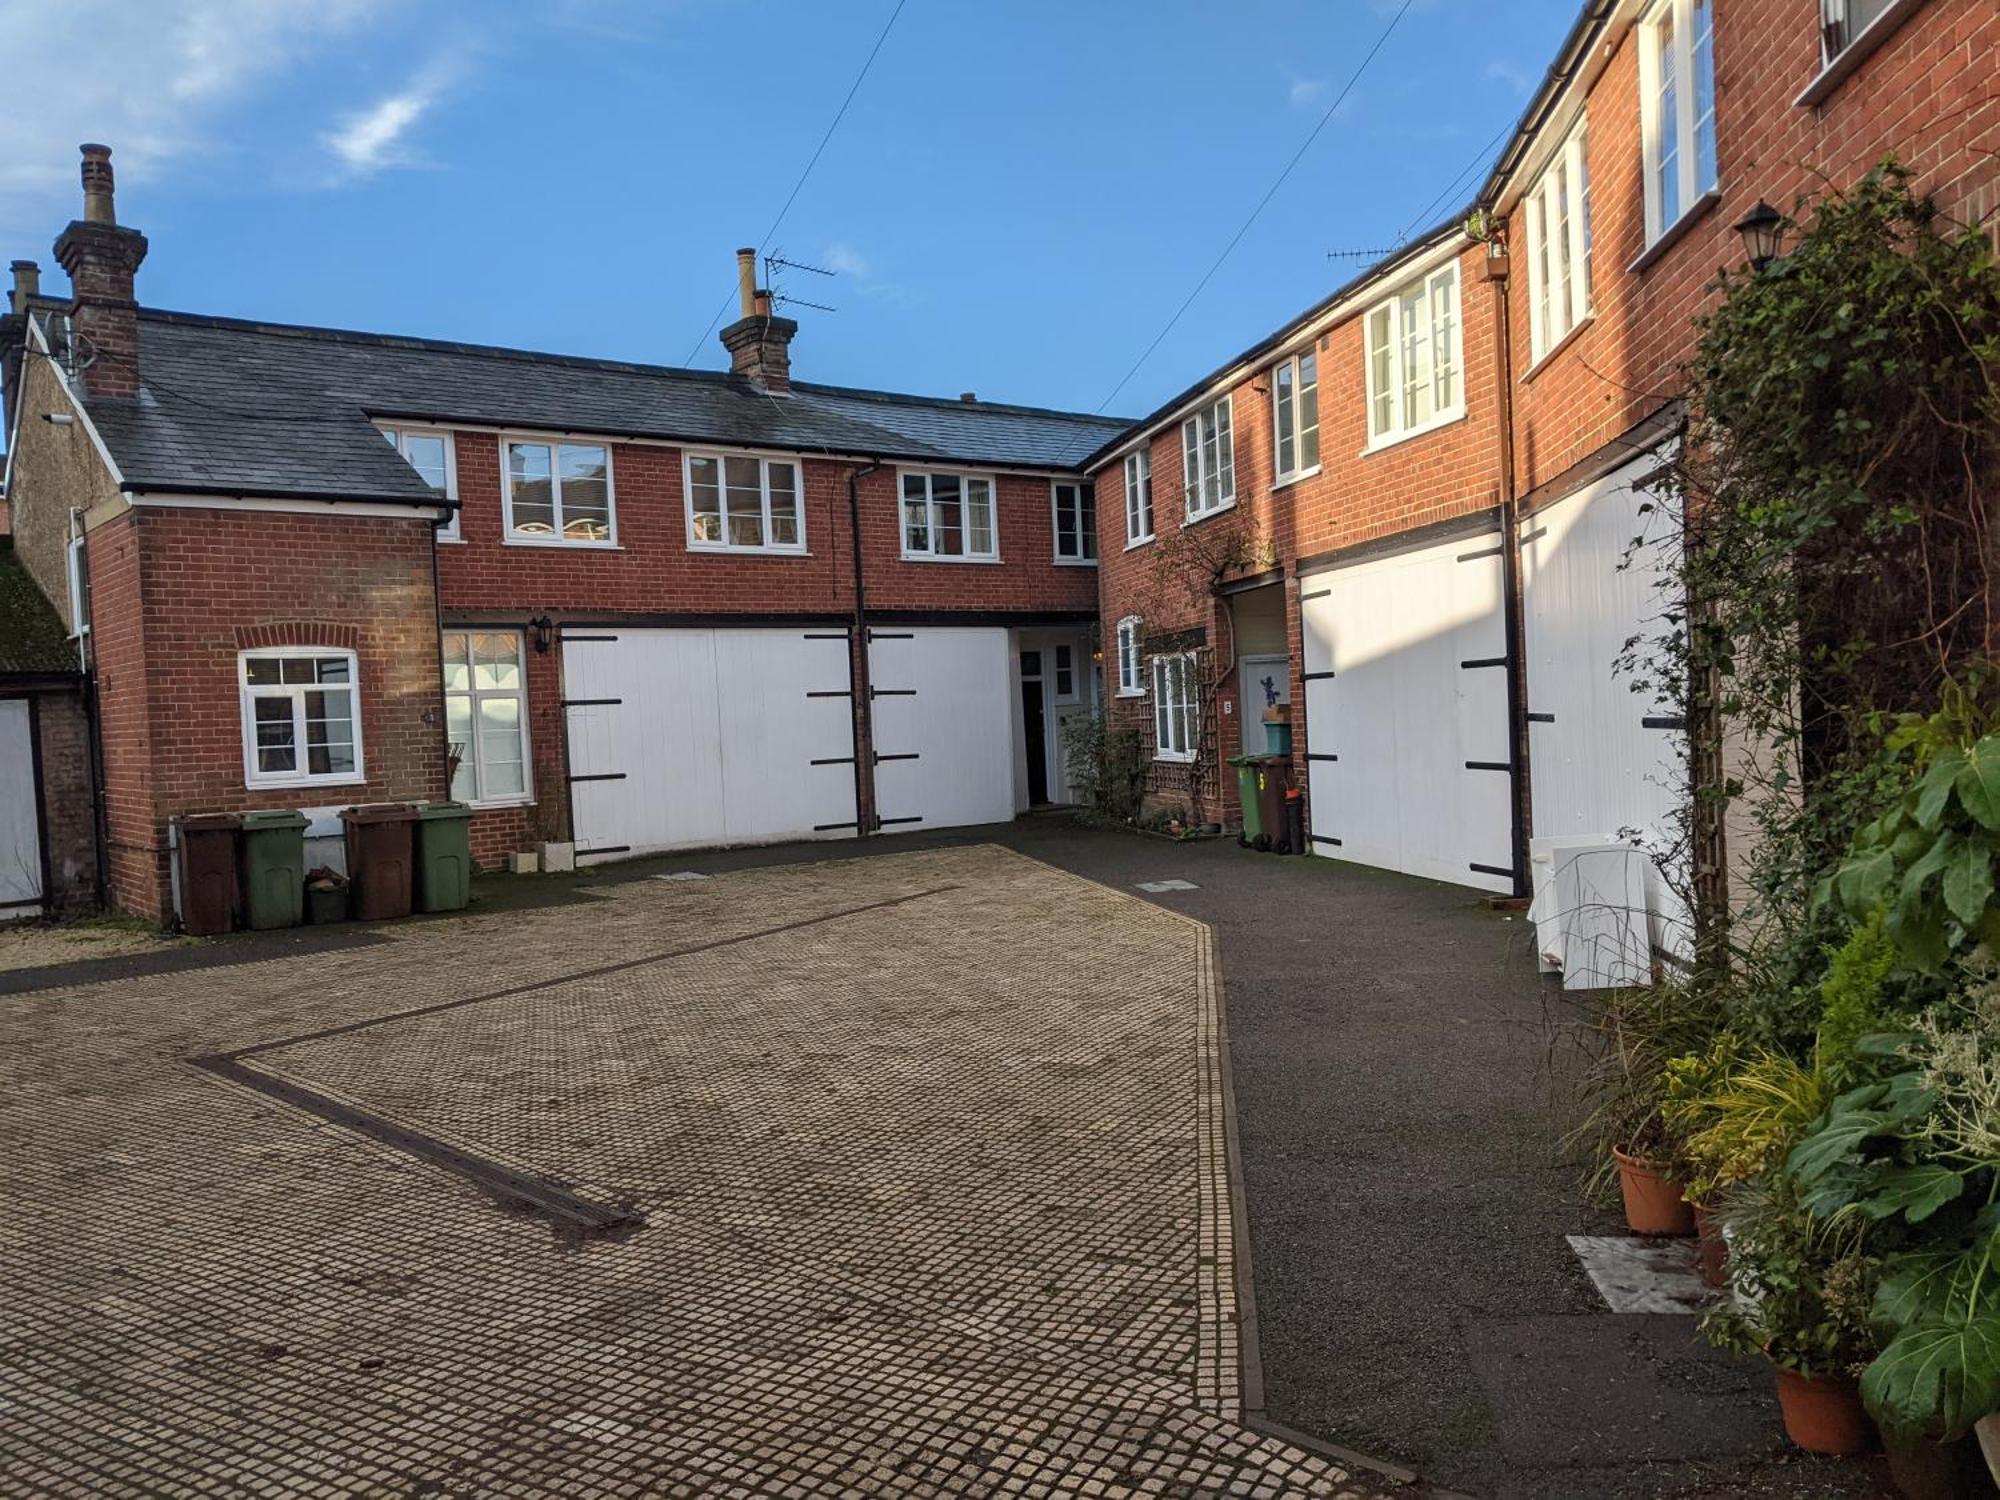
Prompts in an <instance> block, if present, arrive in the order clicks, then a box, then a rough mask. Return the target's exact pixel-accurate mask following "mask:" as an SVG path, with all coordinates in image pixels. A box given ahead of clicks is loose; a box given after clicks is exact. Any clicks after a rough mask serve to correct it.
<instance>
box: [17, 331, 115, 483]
mask: <svg viewBox="0 0 2000 1500" xmlns="http://www.w3.org/2000/svg"><path fill="white" fill-rule="evenodd" d="M28 334H29V337H30V339H31V340H32V342H33V343H35V344H38V345H40V348H38V349H37V350H36V351H35V352H36V353H38V354H40V355H41V356H42V358H43V359H46V360H47V361H48V362H49V368H50V369H51V370H53V371H54V372H55V377H56V386H57V388H58V389H59V390H61V392H62V393H63V399H64V400H65V401H67V402H69V406H70V410H71V411H72V412H74V413H75V414H76V419H77V421H79V422H81V423H83V430H84V431H85V432H86V433H87V434H89V437H90V445H91V446H92V447H93V448H95V449H96V450H97V456H98V458H99V459H101V460H102V461H103V463H104V469H105V472H106V473H108V474H109V475H110V476H111V483H112V484H113V485H114V486H115V487H120V488H122V487H123V486H124V483H125V476H124V474H122V473H121V472H120V471H119V468H118V462H117V460H116V459H114V458H113V457H112V456H111V450H110V449H109V448H107V447H105V446H104V438H103V436H102V435H101V434H100V433H99V432H98V430H97V424H96V423H95V422H93V421H91V420H90V412H89V411H88V410H86V409H85V407H84V404H83V403H82V402H81V401H79V400H78V399H77V397H76V390H75V388H74V387H72V386H71V385H70V383H69V375H68V374H67V373H66V372H65V371H64V370H63V367H62V361H61V360H59V359H57V358H56V357H55V355H54V354H53V353H51V352H50V350H49V341H48V340H47V339H46V338H44V337H43V336H42V330H41V326H40V325H39V324H38V323H36V322H35V320H34V319H33V318H30V319H28ZM27 388H28V378H27V375H26V373H25V372H23V374H22V376H21V390H22V392H23V393H24V394H25V393H26V391H27ZM26 415H27V413H26V412H25V411H23V412H21V413H20V414H19V416H22V417H24V416H26ZM18 430H19V428H18V417H17V426H16V431H17V432H18ZM14 446H15V445H13V444H9V445H8V448H7V468H8V472H9V473H10V474H11V473H12V472H13V467H14Z"/></svg>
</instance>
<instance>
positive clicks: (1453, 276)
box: [1365, 260, 1465, 448]
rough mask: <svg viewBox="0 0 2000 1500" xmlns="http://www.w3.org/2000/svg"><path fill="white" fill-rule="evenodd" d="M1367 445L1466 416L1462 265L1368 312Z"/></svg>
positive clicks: (1445, 268) (1405, 289) (1404, 290)
mask: <svg viewBox="0 0 2000 1500" xmlns="http://www.w3.org/2000/svg"><path fill="white" fill-rule="evenodd" d="M1365 328H1366V334H1367V342H1368V445H1369V447H1371V448H1378V447H1381V446H1383V445H1384V444H1387V443H1394V442H1400V441H1401V440H1402V439H1404V438H1406V437H1413V436H1415V435H1416V434H1417V433H1420V432H1428V431H1429V430H1430V429H1431V428H1433V427H1438V426H1442V425H1443V424H1444V423H1446V422H1452V421H1456V420H1457V419H1458V418H1460V417H1462V416H1464V415H1465V381H1464V379H1463V378H1462V375H1461V371H1462V370H1463V369H1464V366H1465V351H1464V336H1463V330H1462V329H1461V328H1460V326H1459V316H1458V262H1457V261H1456V260H1454V261H1452V262H1451V263H1450V264H1449V265H1445V266H1441V267H1439V268H1438V269H1437V270H1435V271H1431V272H1429V273H1427V274H1426V275H1424V276H1421V277H1419V278H1418V279H1416V280H1415V281H1412V282H1408V283H1406V284H1405V285H1404V286H1402V287H1401V288H1399V289H1398V290H1397V291H1396V292H1395V294H1394V295H1392V296H1391V297H1389V298H1388V299H1387V300H1386V301H1383V302H1379V303H1377V304H1376V305H1375V306H1374V307H1372V308H1370V309H1369V310H1368V316H1367V319H1366V321H1365Z"/></svg>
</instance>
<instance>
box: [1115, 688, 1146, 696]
mask: <svg viewBox="0 0 2000 1500" xmlns="http://www.w3.org/2000/svg"><path fill="white" fill-rule="evenodd" d="M1117 696H1118V697H1120V698H1143V697H1145V696H1146V690H1145V689H1144V688H1128V687H1122V688H1120V689H1119V690H1118V693H1117Z"/></svg>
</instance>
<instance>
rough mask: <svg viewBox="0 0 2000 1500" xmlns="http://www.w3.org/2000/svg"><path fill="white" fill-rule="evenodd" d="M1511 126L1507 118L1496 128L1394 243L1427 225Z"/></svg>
mask: <svg viewBox="0 0 2000 1500" xmlns="http://www.w3.org/2000/svg"><path fill="white" fill-rule="evenodd" d="M1513 128H1514V122H1513V121H1512V120H1509V121H1508V122H1507V123H1506V124H1505V125H1502V126H1501V127H1500V128H1499V129H1498V130H1496V131H1495V132H1494V133H1493V139H1492V140H1490V141H1488V142H1487V143H1486V144H1485V145H1483V146H1481V147H1480V148H1479V154H1478V155H1477V156H1475V157H1473V158H1472V160H1471V161H1469V162H1467V163H1466V164H1465V165H1464V166H1463V167H1462V168H1460V169H1459V173H1458V175H1457V176H1456V177H1454V178H1452V180H1451V181H1450V182H1447V183H1446V184H1445V185H1444V191H1443V192H1441V193H1439V194H1438V195H1437V196H1436V197H1435V198H1433V199H1431V201H1430V202H1428V203H1426V204H1425V205H1424V206H1423V207H1422V208H1421V209H1419V210H1418V211H1417V213H1416V215H1415V216H1414V217H1413V218H1412V219H1411V220H1410V222H1409V223H1407V224H1405V225H1404V226H1403V227H1402V228H1401V229H1400V230H1398V231H1397V232H1396V243H1397V244H1398V245H1399V246H1400V245H1401V244H1403V243H1404V241H1406V240H1408V239H1409V237H1410V233H1411V231H1413V230H1417V229H1424V228H1428V227H1429V224H1430V217H1431V215H1432V214H1434V213H1436V212H1437V209H1438V205H1440V204H1441V203H1443V202H1444V201H1445V200H1446V199H1447V198H1449V197H1450V196H1451V195H1452V194H1453V193H1455V192H1457V191H1458V185H1459V184H1460V183H1462V182H1464V181H1465V179H1466V178H1468V177H1470V176H1471V175H1472V174H1473V173H1475V172H1477V171H1478V170H1479V169H1480V168H1481V167H1483V166H1484V165H1485V164H1486V160H1487V158H1488V157H1490V156H1492V154H1493V148H1494V147H1495V146H1497V145H1499V144H1500V142H1501V140H1502V138H1504V137H1505V136H1506V134H1507V132H1508V131H1510V130H1512V129H1513Z"/></svg>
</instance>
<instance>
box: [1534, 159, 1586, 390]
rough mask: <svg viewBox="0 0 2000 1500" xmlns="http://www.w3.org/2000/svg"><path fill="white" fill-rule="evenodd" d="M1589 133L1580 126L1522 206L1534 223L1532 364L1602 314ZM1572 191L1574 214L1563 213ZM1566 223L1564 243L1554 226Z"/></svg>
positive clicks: (1537, 180) (1562, 229)
mask: <svg viewBox="0 0 2000 1500" xmlns="http://www.w3.org/2000/svg"><path fill="white" fill-rule="evenodd" d="M1585 131H1586V127H1585V126H1584V125H1582V124H1579V125H1578V126H1577V127H1576V129H1575V130H1574V131H1572V132H1571V133H1570V137H1569V139H1568V140H1566V141H1564V142H1563V143H1562V144H1561V145H1560V146H1558V147H1556V149H1555V152H1554V154H1553V155H1552V156H1550V158H1549V162H1548V165H1547V166H1545V167H1543V168H1542V175H1541V176H1540V177H1539V178H1538V179H1536V182H1535V185H1534V186H1533V187H1531V188H1529V189H1528V194H1527V197H1526V198H1524V199H1523V200H1522V202H1523V205H1524V206H1525V208H1526V210H1527V221H1528V335H1529V347H1530V353H1531V359H1530V364H1531V365H1532V364H1534V363H1537V362H1539V361H1540V360H1541V358H1542V356H1544V355H1545V354H1547V353H1548V352H1549V351H1550V350H1551V349H1553V348H1555V346H1556V345H1557V344H1560V343H1561V342H1562V341H1563V340H1564V339H1566V338H1568V337H1569V336H1570V334H1571V333H1573V332H1574V331H1575V330H1576V329H1578V328H1581V327H1582V326H1583V325H1584V324H1585V323H1586V322H1588V321H1589V320H1590V318H1591V317H1592V315H1593V314H1595V313H1596V311H1597V307H1596V303H1595V288H1594V285H1593V278H1592V276H1591V272H1590V253H1591V241H1592V237H1591V230H1590V155H1589V151H1588V149H1587V147H1588V142H1587V137H1586V133H1585ZM1565 189H1567V198H1568V209H1567V215H1566V217H1565V216H1564V211H1563V208H1562V204H1563V199H1564V196H1565V194H1564V190H1565ZM1558 219H1561V221H1562V222H1561V237H1560V238H1556V237H1555V236H1553V235H1552V234H1551V233H1550V226H1551V225H1552V224H1555V223H1556V222H1557V220H1558ZM1565 251H1567V253H1568V255H1569V290H1568V294H1567V296H1565V295H1564V292H1563V286H1562V276H1561V274H1560V270H1559V268H1560V266H1561V264H1562V260H1561V257H1562V255H1563V253H1564V252H1565Z"/></svg>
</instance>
